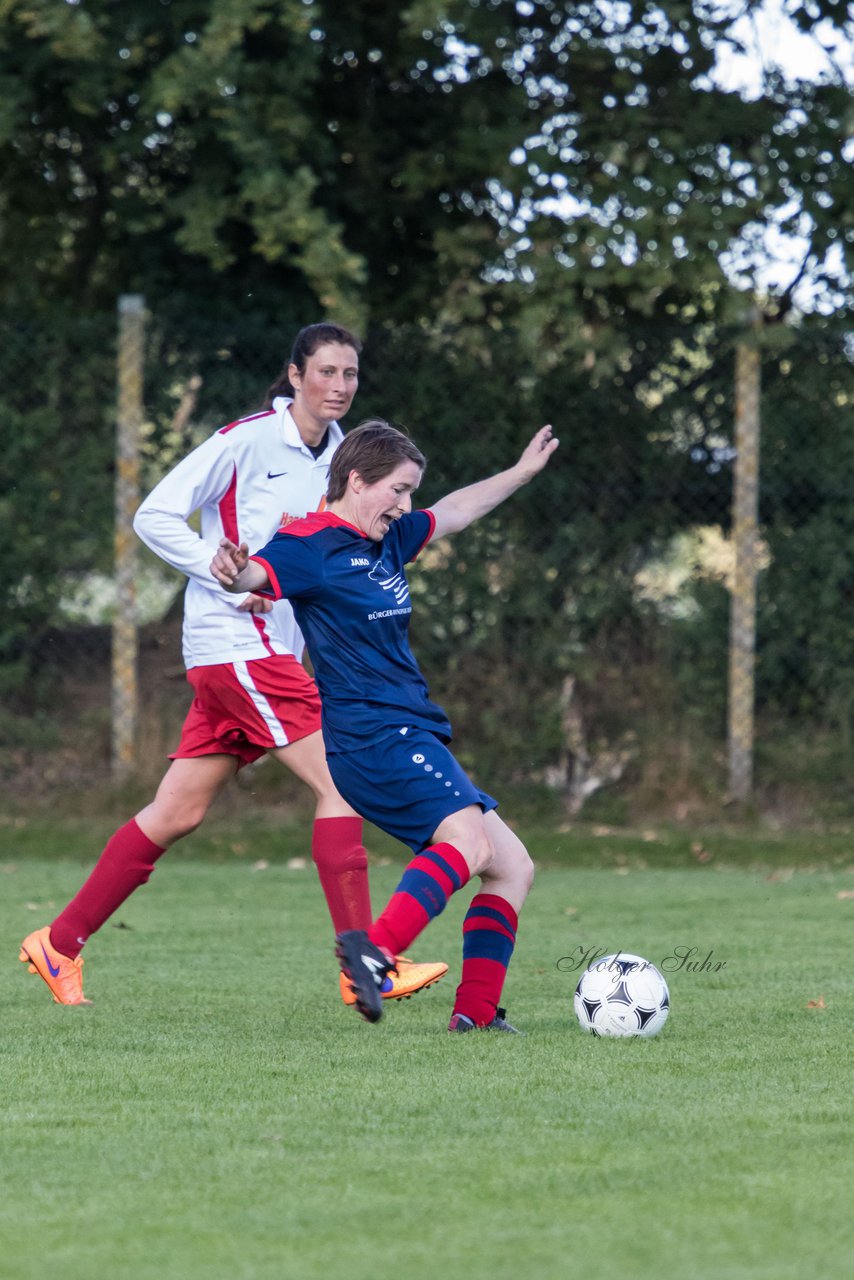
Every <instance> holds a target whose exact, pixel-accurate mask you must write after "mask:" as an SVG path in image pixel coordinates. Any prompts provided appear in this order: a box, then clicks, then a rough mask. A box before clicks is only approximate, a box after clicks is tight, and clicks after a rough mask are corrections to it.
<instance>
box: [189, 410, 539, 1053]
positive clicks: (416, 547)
mask: <svg viewBox="0 0 854 1280" xmlns="http://www.w3.org/2000/svg"><path fill="white" fill-rule="evenodd" d="M557 445H558V441H557V440H556V439H555V437H554V436H553V434H552V429H551V427H549V426H546V427H542V428H541V429H540V430H539V431H538V432H537V433H536V435H535V436H534V437H533V439H532V440H531V441H530V442H529V444H528V445H527V447H526V448H525V450H524V451H523V453H522V455H521V457H520V458H519V460H518V462H516V464H515V465H514V466H512V467H510V468H509V469H508V470H506V471H502V472H500V473H499V474H497V475H494V476H491V477H489V478H488V479H486V480H481V481H479V482H477V483H476V484H472V485H469V486H467V487H466V488H463V489H458V490H456V491H455V492H454V493H451V494H449V495H448V496H447V497H444V498H442V499H441V500H440V501H439V502H437V503H436V504H435V505H434V506H433V507H432V508H431V509H430V510H428V511H413V510H412V494H413V493H414V492H415V490H416V489H417V488H418V486H419V484H420V483H421V479H422V476H423V474H424V468H425V465H426V463H425V459H424V457H423V455H422V454H421V452H420V451H419V450H418V448H417V447H416V446H415V444H414V443H413V441H412V440H410V439H409V437H408V436H406V435H404V434H403V433H402V432H400V431H397V430H396V429H395V428H394V427H391V426H389V424H388V423H386V422H383V421H381V420H372V421H370V422H367V423H363V424H362V426H360V427H358V428H356V430H355V431H353V432H351V433H350V435H349V436H347V437H346V439H345V440H344V442H343V443H342V444H341V445H339V447H338V449H337V450H336V452H335V454H334V455H333V458H332V463H331V466H330V472H329V484H328V488H327V495H326V497H327V507H326V510H324V511H322V512H316V513H313V514H311V515H309V516H307V517H306V518H305V519H303V520H298V521H296V522H294V523H293V524H290V525H288V526H287V527H286V528H283V529H281V530H280V531H279V533H278V534H277V535H276V536H275V537H274V538H273V539H272V541H271V542H269V543H268V544H267V545H266V546H265V547H264V548H262V549H261V550H260V551H258V552H257V553H256V554H255V555H252V556H251V557H250V556H249V553H248V552H249V549H248V547H247V545H246V544H245V543H243V544H241V545H240V546H239V547H238V546H236V545H235V543H233V542H232V541H230V540H229V539H227V538H224V539H222V541H221V542H220V548H219V551H218V552H217V555H216V556H215V557H214V560H213V561H212V563H211V572H212V573H213V575H214V576H215V577H216V578H217V579H218V581H219V582H220V583H221V584H222V585H223V587H224V588H225V589H226V590H228V591H235V592H239V591H253V592H256V593H259V594H261V595H267V596H269V597H271V598H272V599H276V600H278V599H283V598H286V599H288V600H290V601H291V603H292V605H293V607H294V612H295V614H296V617H297V621H298V623H299V626H300V628H301V629H302V631H303V634H304V635H305V638H306V641H307V643H308V646H309V650H310V652H311V655H312V662H313V664H314V668H315V674H316V678H317V683H318V687H319V689H320V693H321V700H322V715H323V735H324V742H325V745H326V752H327V759H328V762H329V768H330V771H331V773H332V776H333V779H334V781H335V785H336V787H337V788H338V790H339V792H340V793H341V795H342V796H344V797H345V799H346V800H347V802H348V803H349V804H350V805H352V806H353V808H354V809H355V810H356V811H357V812H358V813H361V814H362V816H363V817H365V818H367V819H369V820H370V821H371V822H373V823H375V824H376V825H377V826H379V827H380V828H382V829H383V830H384V831H387V832H389V833H390V834H391V835H394V836H396V837H397V838H398V839H400V840H402V841H403V842H404V843H406V844H408V845H409V846H410V848H411V849H412V850H413V852H414V854H415V857H414V858H413V860H412V861H411V862H410V863H409V865H408V866H407V868H406V870H405V871H404V874H403V878H402V879H401V882H400V884H399V885H398V887H397V889H396V890H395V893H394V894H393V895H392V897H391V899H390V901H389V903H388V904H387V906H386V908H385V910H384V911H383V912H382V914H381V915H380V916H379V918H378V919H377V920H375V921H374V923H373V924H372V925H371V927H370V928H369V929H368V930H367V931H361V930H348V931H345V932H343V933H341V934H339V935H338V938H337V942H336V952H337V955H338V958H339V962H340V964H341V968H342V972H343V973H344V974H345V978H346V980H347V981H348V982H349V983H350V985H351V987H352V989H353V992H354V994H355V997H356V1006H357V1008H358V1009H359V1012H360V1013H361V1014H362V1016H363V1017H364V1018H366V1019H367V1020H368V1021H369V1022H376V1021H377V1020H378V1019H379V1018H380V1017H381V1016H382V1000H381V995H380V991H381V987H382V983H383V981H384V980H385V978H386V976H387V974H388V972H389V970H390V969H391V968H393V964H394V956H395V955H397V954H399V953H400V952H401V951H403V950H405V949H406V948H407V947H408V946H409V945H410V944H411V943H412V941H413V940H414V939H415V937H417V935H418V934H419V933H420V932H421V930H422V929H423V928H424V927H425V925H426V924H427V923H428V922H429V921H430V920H431V919H432V918H433V917H435V916H436V915H438V914H439V912H440V911H442V910H443V908H444V907H445V904H446V903H447V901H448V898H449V897H450V895H451V894H452V893H453V892H454V891H455V890H457V889H461V888H462V887H463V885H465V884H466V883H467V881H468V880H469V879H470V877H471V876H474V875H476V876H479V877H480V880H481V885H480V891H479V892H478V894H477V895H476V896H475V897H474V899H473V900H472V903H471V906H470V908H469V910H468V912H467V914H466V917H465V921H464V923H463V968H462V978H461V981H460V985H459V987H458V988H457V993H456V999H455V1003H454V1009H453V1013H452V1016H451V1020H450V1024H449V1028H448V1029H449V1030H450V1031H470V1030H473V1029H474V1028H476V1027H479V1028H486V1029H490V1030H498V1031H513V1030H514V1028H513V1027H511V1026H510V1024H509V1023H508V1022H507V1021H506V1019H505V1017H504V1012H503V1010H501V1009H500V1008H499V1001H500V998H501V991H502V988H503V985H504V979H505V976H506V973H507V966H508V964H509V961H510V957H511V955H512V952H513V946H514V943H515V938H516V928H517V922H518V912H519V910H520V908H521V906H522V904H523V902H524V900H525V898H526V896H527V893H528V890H529V888H530V885H531V879H532V875H533V866H532V863H531V860H530V858H529V857H528V854H527V851H526V850H525V848H524V846H523V845H522V843H521V841H520V840H519V839H518V837H517V836H516V835H514V833H513V832H512V831H511V830H510V828H509V827H508V826H507V825H506V824H505V823H504V822H503V821H502V819H501V818H500V817H499V816H498V814H497V812H496V809H497V801H495V800H494V799H493V798H492V797H491V796H490V795H488V794H487V793H486V792H484V791H481V790H480V789H479V788H478V787H477V786H476V785H475V784H474V783H473V782H472V781H471V779H469V778H468V776H467V775H466V773H465V772H464V770H463V769H462V768H461V767H460V765H459V764H458V763H457V761H456V760H455V759H454V756H453V755H452V753H451V752H450V750H449V749H448V746H447V744H448V742H449V741H450V737H451V726H450V724H449V722H448V720H447V717H446V716H445V713H444V712H443V711H442V709H441V708H440V707H438V706H437V705H436V704H435V703H434V702H432V701H431V700H430V697H429V694H428V690H427V686H426V683H425V681H424V677H423V676H422V674H421V672H420V670H419V668H418V664H417V663H416V661H415V658H414V657H413V655H412V651H411V649H410V647H409V640H408V629H409V620H410V615H411V612H412V608H411V603H410V598H409V587H408V584H407V581H406V575H405V565H406V564H407V563H408V562H409V561H411V560H414V559H415V557H416V556H417V555H418V553H419V552H420V551H421V549H422V548H423V547H424V546H425V545H426V543H427V542H429V541H432V540H435V539H436V538H441V537H445V536H447V535H449V534H452V533H458V532H459V531H460V530H462V529H465V528H466V527H467V526H468V525H469V524H471V523H472V522H473V521H474V520H477V519H478V518H479V517H481V516H484V515H486V514H487V513H488V512H490V511H492V510H493V508H494V507H496V506H498V504H499V503H501V502H503V501H504V500H505V499H506V498H509V497H510V495H511V494H513V493H515V491H516V490H517V489H519V488H520V487H521V486H522V485H524V484H526V483H527V482H528V481H529V480H531V479H533V477H534V476H535V475H537V474H538V472H540V471H541V470H542V469H543V467H545V465H546V464H547V462H548V460H549V458H550V457H551V455H552V454H553V453H554V451H555V449H556V448H557Z"/></svg>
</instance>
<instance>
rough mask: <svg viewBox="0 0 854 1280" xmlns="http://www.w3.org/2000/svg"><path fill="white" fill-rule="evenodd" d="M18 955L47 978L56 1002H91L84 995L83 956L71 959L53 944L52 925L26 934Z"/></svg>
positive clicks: (42, 976) (41, 976) (46, 980)
mask: <svg viewBox="0 0 854 1280" xmlns="http://www.w3.org/2000/svg"><path fill="white" fill-rule="evenodd" d="M18 959H19V960H22V961H23V962H24V964H28V965H29V968H30V973H37V974H38V975H39V977H40V978H44V980H45V982H46V983H47V985H48V986H49V987H50V989H51V991H52V992H53V998H54V1000H55V1001H56V1003H57V1004H91V1003H92V1001H91V1000H87V999H86V997H85V996H84V995H83V960H82V957H80V956H78V957H77V959H76V960H69V958H68V956H64V955H63V954H62V952H61V951H57V950H56V948H55V947H53V946H52V945H51V941H50V926H49V925H45V927H44V928H43V929H36V931H35V933H31V934H29V935H28V937H26V938H24V941H23V942H22V943H21V950H20V952H19V954H18Z"/></svg>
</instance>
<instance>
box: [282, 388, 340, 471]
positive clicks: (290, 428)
mask: <svg viewBox="0 0 854 1280" xmlns="http://www.w3.org/2000/svg"><path fill="white" fill-rule="evenodd" d="M292 404H293V399H292V397H290V396H276V398H275V400H274V401H273V408H274V409H275V411H276V413H278V415H279V418H280V420H281V424H282V436H283V437H284V441H285V444H287V445H290V447H291V448H292V449H299V451H300V452H301V453H304V454H305V455H306V457H308V458H311V460H312V462H314V461H317V462H322V463H324V464H325V463H328V462H329V459H330V458H331V457H332V455H333V453H334V452H335V450H336V449H337V448H338V446H339V444H340V443H341V441H342V440H343V439H344V432H343V431H342V430H341V428H340V427H339V425H338V423H337V422H330V424H329V435H328V436H327V438H326V448H325V449H324V450H323V453H322V454H321V455H320V457H319V458H317V459H315V457H314V454H313V453H312V452H311V450H310V449H309V448H308V446H307V445H306V444H305V443H304V441H303V438H302V436H301V435H300V433H299V427H298V426H297V424H296V423H295V422H294V420H293V417H292V415H291V412H290V408H291V405H292Z"/></svg>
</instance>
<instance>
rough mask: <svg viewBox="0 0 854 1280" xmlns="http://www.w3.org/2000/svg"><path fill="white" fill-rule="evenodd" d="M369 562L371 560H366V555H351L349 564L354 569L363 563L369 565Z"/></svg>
mask: <svg viewBox="0 0 854 1280" xmlns="http://www.w3.org/2000/svg"><path fill="white" fill-rule="evenodd" d="M370 563H371V562H370V560H368V558H367V556H351V557H350V564H351V566H353V567H354V568H356V569H361V568H362V567H363V566H364V565H369V564H370Z"/></svg>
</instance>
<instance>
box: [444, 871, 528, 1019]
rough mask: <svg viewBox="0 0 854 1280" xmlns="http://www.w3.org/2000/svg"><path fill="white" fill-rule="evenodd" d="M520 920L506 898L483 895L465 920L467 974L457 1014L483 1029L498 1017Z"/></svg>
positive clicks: (458, 997)
mask: <svg viewBox="0 0 854 1280" xmlns="http://www.w3.org/2000/svg"><path fill="white" fill-rule="evenodd" d="M518 924H519V917H518V916H517V914H516V912H515V911H514V909H513V908H512V907H511V905H510V903H509V902H508V901H507V900H506V898H500V897H498V895H497V894H494V893H479V894H477V895H476V896H475V897H474V898H472V901H471V906H470V907H469V909H468V911H467V912H466V918H465V920H464V921H463V974H462V978H461V980H460V985H459V986H458V987H457V994H456V999H455V1001H454V1013H464V1014H465V1015H466V1017H467V1018H471V1020H472V1022H474V1023H476V1024H477V1026H479V1027H485V1026H486V1025H487V1023H489V1022H491V1021H492V1019H493V1018H494V1017H495V1011H496V1009H497V1008H498V1004H499V1002H500V1000H501V992H502V989H503V987H504V979H505V978H506V977H507V966H508V965H509V963H510V958H511V956H512V955H513V948H514V946H515V945H516V929H517V928H518Z"/></svg>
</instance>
